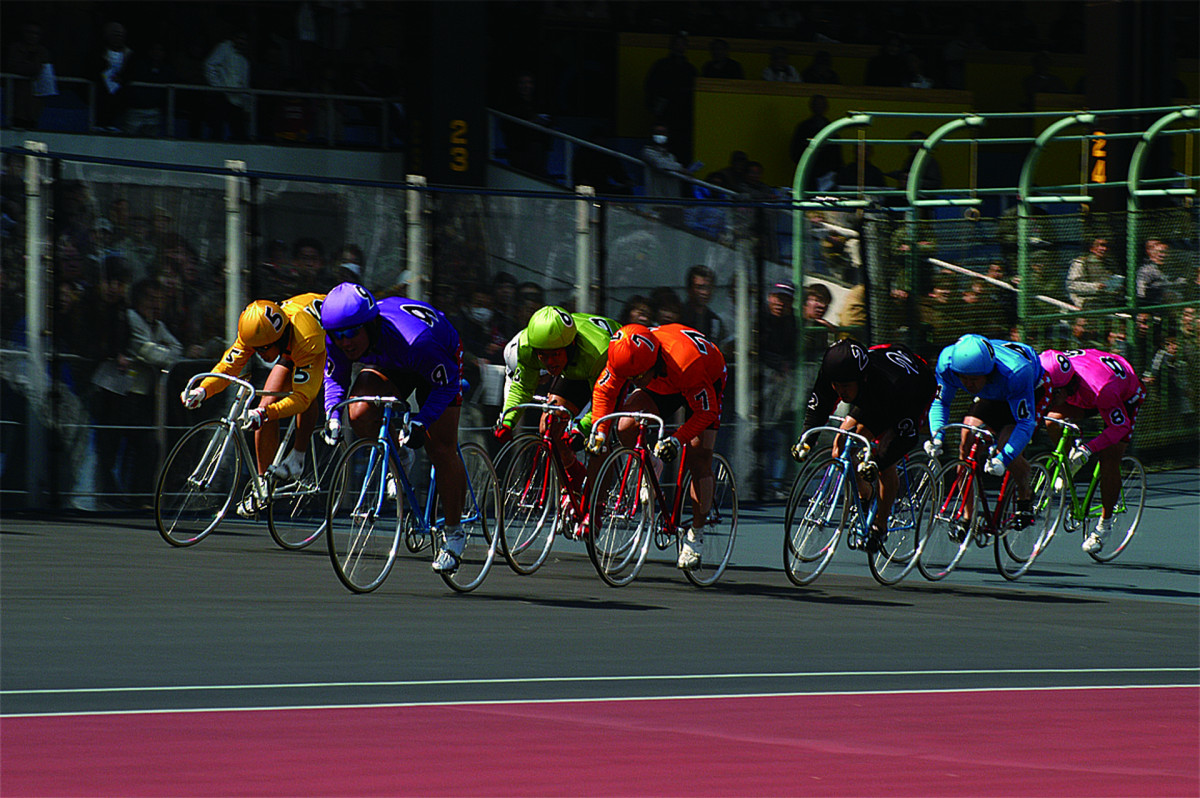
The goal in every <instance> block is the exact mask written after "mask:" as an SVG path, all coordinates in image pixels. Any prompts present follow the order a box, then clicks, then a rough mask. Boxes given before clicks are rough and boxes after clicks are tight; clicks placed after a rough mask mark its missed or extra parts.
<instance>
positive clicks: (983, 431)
mask: <svg viewBox="0 0 1200 798" xmlns="http://www.w3.org/2000/svg"><path fill="white" fill-rule="evenodd" d="M948 429H965V430H970V431H971V432H973V433H974V434H976V435H979V436H981V437H983V438H987V448H988V451H989V452H995V451H996V449H997V448H999V447H998V446H997V445H996V434H995V433H994V432H992V431H991V430H990V429H988V428H987V427H976V426H972V425H971V424H959V423H954V424H945V425H943V426H942V427H941V429H939V430H938V431H937V437H941V436H942V434H943V433H944V432H945V431H946V430H948Z"/></svg>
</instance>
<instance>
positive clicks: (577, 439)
mask: <svg viewBox="0 0 1200 798" xmlns="http://www.w3.org/2000/svg"><path fill="white" fill-rule="evenodd" d="M563 443H565V444H566V445H567V446H569V447H570V449H571V451H573V452H582V451H583V447H584V446H586V445H587V433H585V432H584V431H583V430H582V429H580V428H579V425H578V424H575V425H573V426H572V427H571V428H570V429H569V430H567V434H566V435H563Z"/></svg>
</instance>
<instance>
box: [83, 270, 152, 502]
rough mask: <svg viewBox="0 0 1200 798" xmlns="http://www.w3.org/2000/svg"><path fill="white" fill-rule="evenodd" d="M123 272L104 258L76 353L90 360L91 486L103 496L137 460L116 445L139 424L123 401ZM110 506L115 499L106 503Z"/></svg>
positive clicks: (128, 381)
mask: <svg viewBox="0 0 1200 798" xmlns="http://www.w3.org/2000/svg"><path fill="white" fill-rule="evenodd" d="M130 276H131V272H130V271H129V267H128V266H126V265H125V264H124V263H123V262H121V259H120V258H109V259H107V260H106V261H105V262H104V275H103V280H102V282H101V283H100V285H99V286H98V288H97V290H96V291H95V293H94V294H93V295H92V296H90V297H89V298H88V300H87V302H86V303H85V306H84V307H85V308H86V309H87V312H86V315H87V317H88V318H86V319H85V322H84V323H85V324H87V326H88V328H89V333H88V348H87V350H86V351H84V352H81V353H80V354H82V355H84V356H85V357H87V358H90V359H92V360H94V361H95V365H96V368H95V370H94V371H93V372H92V376H91V384H92V390H91V393H90V402H89V404H90V409H91V413H92V418H94V419H95V420H96V427H95V441H96V463H97V471H98V472H99V473H98V475H97V484H96V488H97V490H99V492H100V493H102V494H106V495H109V496H114V495H115V494H120V493H125V492H126V488H125V485H124V482H125V475H126V474H127V473H128V472H129V470H130V468H131V466H130V465H126V464H127V463H129V464H131V463H132V461H133V459H134V458H135V457H137V456H139V455H138V453H135V452H134V451H133V447H132V446H131V445H127V446H126V447H125V448H124V455H125V456H124V457H123V458H121V460H120V461H118V457H119V455H120V454H121V452H122V448H121V442H122V441H127V440H128V439H129V433H128V431H127V430H126V429H125V428H126V427H133V426H137V425H139V424H144V423H145V419H141V418H137V417H135V416H133V415H131V409H132V408H131V407H130V404H129V402H127V401H126V399H125V397H126V396H127V395H128V394H129V389H130V387H131V385H132V377H131V376H130V374H129V370H130V367H131V366H132V364H133V361H132V360H131V359H130V357H129V354H128V351H129V315H128V309H129V297H128V293H129V278H130ZM108 501H109V502H110V503H113V504H115V503H116V500H115V498H111V499H109V500H108Z"/></svg>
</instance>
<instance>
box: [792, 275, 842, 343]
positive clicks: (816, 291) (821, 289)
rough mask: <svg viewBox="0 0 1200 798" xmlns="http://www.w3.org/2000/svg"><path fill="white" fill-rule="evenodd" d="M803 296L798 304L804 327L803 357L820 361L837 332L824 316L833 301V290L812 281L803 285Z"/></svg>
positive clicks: (834, 326) (835, 327)
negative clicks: (801, 301)
mask: <svg viewBox="0 0 1200 798" xmlns="http://www.w3.org/2000/svg"><path fill="white" fill-rule="evenodd" d="M803 296H804V299H803V304H801V306H800V320H801V322H802V324H803V327H804V349H803V359H804V360H806V361H817V362H820V360H821V356H822V355H823V354H824V352H825V350H826V348H828V347H829V344H830V343H831V342H832V341H833V335H834V333H835V332H837V326H836V325H835V324H834V323H833V322H832V321H830V320H829V319H827V318H825V313H826V312H827V311H828V310H829V305H830V303H832V302H833V292H832V291H830V290H829V286H827V285H825V284H824V283H817V282H813V283H809V284H808V285H806V286H805V287H804V295H803Z"/></svg>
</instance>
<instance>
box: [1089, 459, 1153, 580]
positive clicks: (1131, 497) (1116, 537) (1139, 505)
mask: <svg viewBox="0 0 1200 798" xmlns="http://www.w3.org/2000/svg"><path fill="white" fill-rule="evenodd" d="M1145 506H1146V469H1144V468H1142V464H1141V462H1140V461H1139V460H1138V459H1137V458H1136V457H1122V458H1121V497H1120V499H1119V500H1118V501H1117V506H1116V507H1114V508H1113V519H1112V521H1113V525H1112V531H1111V532H1109V533H1108V539H1107V540H1105V541H1104V548H1102V549H1100V551H1090V552H1088V555H1089V556H1091V558H1092V559H1093V560H1095V561H1096V562H1109V561H1110V560H1112V559H1114V558H1115V557H1116V556H1117V555H1118V554H1120V553H1121V552H1123V551H1125V547H1126V546H1128V545H1129V541H1130V540H1132V539H1133V533H1135V532H1137V530H1138V525H1139V524H1141V522H1142V510H1143V509H1145Z"/></svg>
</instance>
